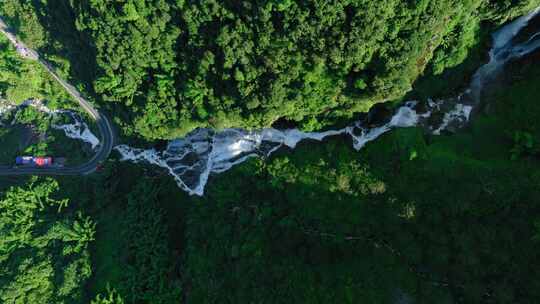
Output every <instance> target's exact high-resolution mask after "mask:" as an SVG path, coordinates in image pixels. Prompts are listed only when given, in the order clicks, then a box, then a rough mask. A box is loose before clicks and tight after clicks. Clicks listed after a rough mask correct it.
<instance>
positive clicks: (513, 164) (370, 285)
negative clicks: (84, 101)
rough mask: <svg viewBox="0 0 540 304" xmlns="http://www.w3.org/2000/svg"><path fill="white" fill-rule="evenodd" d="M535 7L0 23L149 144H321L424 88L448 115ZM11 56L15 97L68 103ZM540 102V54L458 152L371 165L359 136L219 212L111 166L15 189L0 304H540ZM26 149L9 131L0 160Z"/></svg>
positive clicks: (305, 8) (473, 0)
mask: <svg viewBox="0 0 540 304" xmlns="http://www.w3.org/2000/svg"><path fill="white" fill-rule="evenodd" d="M538 5H540V3H539V2H538V1H537V0H530V1H523V0H522V1H516V0H507V1H495V0H492V1H489V0H466V1H457V0H454V1H453V0H431V1H430V0H414V1H413V0H410V1H398V0H390V1H362V0H358V1H352V0H350V1H349V0H346V1H292V0H271V1H228V0H227V1H212V0H208V1H191V0H188V1H186V0H177V1H172V0H123V1H103V0H92V1H75V0H70V1H68V0H54V1H53V0H30V1H20V0H5V1H2V2H0V15H1V16H3V17H6V19H7V21H9V23H10V24H11V26H12V27H14V28H15V29H16V30H17V31H18V33H19V34H20V36H21V37H22V38H23V39H24V40H25V42H27V43H28V44H29V45H31V46H32V47H35V48H36V49H39V51H40V53H41V54H44V56H45V57H46V59H47V60H49V61H50V62H52V63H53V64H54V65H55V66H56V67H57V68H58V70H59V72H60V74H61V75H62V76H64V77H66V78H70V81H73V82H74V83H76V84H77V86H78V87H79V88H80V89H81V90H82V91H84V93H86V94H87V95H88V96H89V97H90V99H92V101H93V102H95V103H96V104H97V105H99V106H100V107H101V109H106V110H107V111H108V112H109V114H110V115H111V117H112V118H113V119H114V121H115V123H116V124H117V126H119V127H120V131H122V134H121V135H123V136H126V137H123V139H126V138H128V136H129V138H130V139H132V138H134V137H142V138H146V139H156V138H171V137H176V136H179V135H182V134H185V133H186V132H188V131H190V130H192V129H193V128H196V127H201V126H211V127H214V128H223V127H228V126H235V127H242V126H244V127H260V126H268V125H270V124H273V123H276V122H278V123H281V122H284V123H286V124H290V123H294V124H297V125H299V126H301V127H302V128H304V129H317V128H322V127H324V126H326V125H329V124H333V123H336V122H342V121H343V120H344V119H347V118H350V117H351V116H353V115H354V113H355V112H359V111H366V110H367V109H368V108H370V107H371V106H372V105H373V104H374V103H376V102H380V101H383V100H390V99H392V100H393V99H399V98H401V97H403V96H404V94H405V93H406V92H407V91H409V90H410V89H411V87H412V86H414V88H415V90H414V91H413V92H412V93H411V94H413V95H415V96H419V97H423V96H433V95H432V94H444V95H447V94H454V93H455V92H456V91H457V89H459V88H460V87H461V86H463V85H464V83H467V82H468V78H469V77H470V73H471V71H474V70H475V69H476V67H477V65H479V64H481V63H482V62H483V60H484V59H485V58H483V56H485V53H486V48H487V44H486V39H488V35H489V33H490V31H491V30H492V29H493V27H494V26H496V25H499V24H502V23H504V22H505V21H508V20H509V19H511V18H514V17H516V16H518V15H520V14H523V13H524V12H525V11H527V10H529V9H531V8H532V7H534V6H538ZM539 20H540V19H539ZM536 22H537V23H538V22H540V21H538V20H537V21H536ZM539 24H540V23H539ZM0 47H1V48H0V92H1V93H2V97H4V98H8V99H9V100H11V101H14V102H21V101H23V100H24V99H27V98H31V97H34V98H41V99H43V100H45V101H48V102H50V104H51V105H55V104H56V105H58V106H62V107H63V106H65V105H67V104H69V98H68V97H67V96H66V95H65V93H63V92H62V91H61V90H59V88H58V87H56V84H55V83H53V82H52V81H51V80H50V79H49V78H48V76H47V75H46V74H45V73H44V72H43V71H42V70H41V68H40V67H39V65H37V64H35V63H32V62H28V61H23V60H21V59H19V58H18V57H17V56H16V54H15V52H14V49H13V48H12V47H11V46H8V44H7V41H6V40H5V39H3V38H0ZM418 77H421V78H420V79H419V80H418V79H417V78H418ZM539 83H540V52H538V51H537V52H536V53H534V54H532V55H530V56H528V57H526V58H522V59H519V60H517V61H515V62H512V63H511V64H510V66H509V67H508V68H507V70H506V72H505V73H504V74H503V75H502V76H501V77H500V78H499V79H497V80H496V81H495V83H493V84H492V85H491V86H490V87H488V88H487V93H486V94H485V95H484V96H483V100H482V105H481V106H480V107H479V111H478V113H474V118H473V120H472V122H471V123H470V124H469V125H468V126H467V127H466V128H464V129H462V130H460V131H458V132H457V133H455V134H444V135H442V136H433V135H430V134H426V132H425V130H424V129H422V128H420V127H418V128H405V129H396V130H393V131H391V132H389V133H387V134H386V135H384V136H382V137H381V138H379V139H378V140H377V141H374V142H372V143H370V144H368V145H367V146H366V148H365V149H364V150H362V151H360V152H358V151H355V150H354V149H353V148H352V147H351V143H350V139H349V138H346V137H333V138H331V139H329V140H326V141H324V142H323V143H320V142H317V143H314V142H310V141H306V142H302V143H300V144H299V146H298V147H297V148H296V149H295V150H290V149H287V148H283V149H281V150H279V151H278V152H276V153H275V154H273V155H272V156H271V157H269V158H266V159H256V158H254V159H251V160H249V161H247V162H245V163H243V164H241V165H239V166H236V167H234V168H233V169H231V170H230V171H227V172H226V173H223V174H220V175H216V176H212V177H211V179H210V182H209V184H208V188H207V189H206V194H205V196H204V197H193V196H188V195H187V194H186V193H184V192H182V191H181V190H180V189H179V188H178V187H177V185H176V183H175V181H174V180H173V179H172V178H170V176H168V175H167V173H166V172H163V171H160V170H157V169H156V168H154V167H150V166H145V165H142V164H137V165H134V164H128V163H124V162H119V161H118V160H117V159H115V158H114V157H112V158H111V159H109V160H108V161H106V162H105V163H104V164H103V167H102V168H101V169H100V170H98V171H97V172H95V173H94V174H91V175H88V176H80V177H72V176H71V177H65V176H57V177H54V178H46V177H5V176H1V177H0V303H16V304H19V303H20V304H23V303H24V304H26V303H47V304H48V303H65V304H76V303H91V304H128V303H129V304H131V303H133V304H147V303H148V304H150V303H152V304H156V303H157V304H179V303H392V304H393V303H441V304H444V303H481V304H492V303H505V304H506V303H509V304H510V303H511V304H514V303H527V304H528V303H537V302H539V301H540V269H538V267H536V265H540V103H538V100H539V98H540V86H538V84H539ZM17 115H19V117H18V119H19V121H20V122H21V123H22V124H27V125H28V124H32V125H34V126H35V127H36V128H37V129H47V128H48V127H49V125H50V121H48V120H47V119H46V118H44V117H43V116H41V115H42V114H40V113H39V112H36V111H33V110H32V109H31V108H29V109H27V110H25V111H21V112H20V113H19V114H17ZM18 136H19V135H17V133H14V134H12V133H11V131H10V130H8V129H0V142H1V143H2V144H3V147H2V149H1V150H0V157H4V156H5V155H8V156H6V157H9V158H12V156H13V155H12V154H13V153H15V152H13V151H11V150H9V149H10V147H8V146H11V144H10V143H11V141H12V140H13V141H15V140H16V139H17V137H18ZM131 136H133V137H131ZM51 144H56V145H59V144H60V145H61V144H62V143H58V142H57V143H51ZM34 148H35V149H34ZM40 148H42V147H39V146H36V147H33V149H34V150H31V151H30V152H29V153H33V154H40V153H42V152H43V151H42V150H40ZM64 148H65V149H68V150H79V148H78V147H67V146H65V147H64ZM10 151H11V152H13V153H11V152H10ZM10 153H11V154H10ZM43 153H44V152H43Z"/></svg>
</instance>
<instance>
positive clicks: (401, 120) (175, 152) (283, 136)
mask: <svg viewBox="0 0 540 304" xmlns="http://www.w3.org/2000/svg"><path fill="white" fill-rule="evenodd" d="M539 13H540V8H538V9H536V10H535V11H534V12H532V13H531V14H529V15H527V16H524V17H521V18H518V19H517V20H515V21H514V22H512V23H510V24H508V25H506V26H504V27H502V28H501V29H500V30H498V31H497V32H495V33H494V34H493V48H492V49H491V51H490V61H489V62H488V63H487V64H485V65H484V66H482V67H481V68H480V69H478V71H477V72H476V74H475V75H474V76H473V80H472V83H471V87H470V89H469V90H467V91H466V92H465V93H464V94H462V95H460V96H459V97H458V98H454V99H449V100H438V101H432V100H430V102H429V103H428V109H427V110H426V111H425V112H424V113H418V111H417V110H416V105H417V103H416V102H407V103H405V104H404V105H403V106H402V107H400V108H399V109H398V110H397V111H396V113H395V114H394V115H393V116H392V118H391V120H390V121H389V122H388V123H386V124H384V125H382V126H378V127H368V126H366V124H365V123H364V122H362V121H359V122H356V123H354V124H353V125H351V126H349V127H346V128H343V129H340V130H332V131H326V132H302V131H300V130H297V129H289V130H276V129H272V128H268V129H262V130H252V131H249V130H242V129H225V130H223V131H219V132H216V131H213V130H210V129H198V130H195V131H193V132H192V133H190V134H188V135H187V136H186V137H185V138H181V139H176V140H173V141H171V142H169V144H168V146H167V149H166V150H164V151H157V150H155V149H151V150H142V149H136V148H131V147H129V146H126V145H120V146H117V147H115V149H116V150H117V151H118V152H119V153H120V154H121V156H122V158H121V159H122V160H124V161H133V162H148V163H150V164H154V165H157V166H160V167H162V168H165V169H166V170H168V172H169V173H170V174H171V175H172V176H173V177H174V178H175V180H176V182H177V183H178V185H179V186H180V187H181V188H182V189H183V190H185V191H187V192H188V193H189V194H191V195H203V194H204V188H205V185H206V183H207V181H208V177H209V176H210V174H212V173H221V172H224V171H227V170H228V169H230V168H231V167H233V166H234V165H236V164H239V163H242V162H244V161H245V160H246V159H248V158H250V157H254V156H269V155H270V154H272V153H273V152H275V151H276V150H277V149H279V148H280V147H283V146H287V147H290V148H294V147H295V146H296V145H297V144H298V142H300V141H302V140H304V139H312V140H318V141H321V140H323V139H324V138H326V137H328V136H335V135H342V134H348V135H350V136H351V138H352V140H353V146H354V148H355V149H356V150H360V149H361V148H362V147H364V146H365V145H366V143H368V142H370V141H372V140H374V139H376V138H378V137H379V136H381V135H382V134H384V133H386V132H388V131H390V130H391V129H393V128H403V127H412V126H417V125H422V126H425V127H426V128H427V129H428V130H429V131H431V132H432V133H433V134H436V135H437V134H440V133H441V132H442V131H443V130H447V129H448V128H450V127H454V128H456V127H459V126H462V125H464V124H465V123H466V122H467V121H468V120H469V118H470V114H471V111H472V109H473V106H474V105H475V104H476V103H477V101H478V100H479V98H480V95H481V92H482V88H483V86H484V84H485V83H486V82H487V81H489V80H490V79H492V78H493V77H495V75H496V74H497V73H498V72H499V71H500V70H501V69H502V67H503V66H504V65H505V64H506V63H507V62H508V61H510V60H511V59H513V58H519V57H521V56H524V55H526V54H529V53H531V52H532V51H534V50H536V49H538V48H540V39H539V38H540V33H536V34H534V35H532V36H531V38H530V39H529V40H528V41H526V42H524V43H520V44H514V42H513V39H514V38H515V36H516V35H517V34H518V33H519V32H520V31H521V30H522V29H523V28H524V27H526V26H527V24H528V22H529V21H530V20H531V19H532V18H534V17H535V16H536V15H538V14H539ZM433 113H442V114H444V117H443V119H442V122H440V124H438V125H436V126H433V125H428V124H427V118H429V117H430V116H431V115H432V114H433Z"/></svg>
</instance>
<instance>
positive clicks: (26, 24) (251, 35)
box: [0, 0, 540, 139]
mask: <svg viewBox="0 0 540 304" xmlns="http://www.w3.org/2000/svg"><path fill="white" fill-rule="evenodd" d="M539 4H540V3H539V1H538V0H521V1H491V0H467V1H461V0H460V1H457V0H431V1H430V0H419V1H401V0H392V1H382V2H381V1H367V0H354V1H352V0H347V1H291V0H270V1H256V2H253V1H214V0H207V1H184V0H179V1H172V0H152V1H142V0H129V1H113V2H111V1H90V2H88V1H83V2H80V1H67V0H58V1H19V0H7V1H3V2H2V3H1V4H0V12H1V13H2V15H3V16H5V17H6V18H7V20H8V21H9V23H10V24H11V25H12V26H13V27H14V28H15V29H16V30H17V31H18V32H19V33H20V35H21V37H22V38H23V39H24V40H25V41H27V42H28V43H29V45H31V46H33V47H35V48H38V49H39V50H40V51H42V52H43V53H44V54H46V56H47V58H48V59H49V60H50V61H52V62H53V63H55V64H56V65H57V66H58V68H59V69H60V70H61V71H63V72H64V73H65V74H66V75H68V74H70V75H71V76H72V78H73V79H75V80H76V81H78V82H79V83H81V86H85V87H87V90H88V91H89V93H90V94H92V95H94V96H95V97H96V98H97V99H98V100H99V102H100V104H102V105H104V106H106V107H108V108H109V109H110V110H111V111H112V112H114V113H116V115H115V116H116V122H117V123H118V124H119V125H120V126H121V129H122V130H123V131H124V132H125V133H126V134H128V135H130V134H133V135H138V136H142V137H145V138H148V139H158V138H174V137H177V136H180V135H183V134H185V133H186V132H189V131H191V130H193V129H194V128H196V127H206V126H210V127H213V128H225V127H248V128H253V127H263V126H269V125H271V124H273V123H275V122H279V121H290V122H294V123H295V124H297V125H299V126H301V127H302V128H304V129H307V130H312V129H319V128H321V127H323V126H325V125H328V124H331V123H335V122H336V121H338V120H340V119H346V118H350V117H351V116H352V115H354V113H356V112H362V111H363V112H365V111H367V110H368V109H369V108H370V107H371V106H372V105H373V104H374V103H377V102H381V101H385V100H391V99H396V98H399V97H401V96H403V95H404V94H405V93H406V92H407V91H409V90H410V89H411V85H412V83H413V82H414V80H416V79H417V78H418V76H419V75H421V74H423V73H424V72H425V71H426V69H427V70H428V71H429V72H430V73H433V74H440V73H441V72H442V71H443V70H444V69H445V68H448V67H453V66H455V65H457V64H459V63H461V62H462V61H463V60H464V59H465V58H466V56H467V54H468V51H469V49H470V48H472V47H474V46H475V45H476V44H478V43H479V39H480V37H482V35H481V29H480V25H481V24H482V23H486V22H490V23H492V24H500V23H501V22H503V21H505V20H507V19H508V18H511V17H515V16H518V15H520V14H523V13H524V12H525V11H527V10H530V9H532V8H533V7H536V6H538V5H539Z"/></svg>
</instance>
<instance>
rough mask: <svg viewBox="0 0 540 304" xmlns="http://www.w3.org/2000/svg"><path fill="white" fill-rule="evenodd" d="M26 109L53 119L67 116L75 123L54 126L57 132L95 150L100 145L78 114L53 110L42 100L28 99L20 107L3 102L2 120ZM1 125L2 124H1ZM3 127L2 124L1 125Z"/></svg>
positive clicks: (0, 111)
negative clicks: (34, 110)
mask: <svg viewBox="0 0 540 304" xmlns="http://www.w3.org/2000/svg"><path fill="white" fill-rule="evenodd" d="M25 107H33V108H35V109H36V110H38V111H40V112H43V113H46V114H48V115H50V116H51V117H58V116H59V115H67V116H69V117H70V119H71V120H72V121H73V122H72V123H70V124H52V125H51V127H52V128H53V129H56V130H62V131H64V133H65V134H66V136H67V137H69V138H72V139H76V140H82V141H83V142H86V143H88V144H90V145H91V146H92V149H95V148H96V147H97V145H99V139H98V138H97V137H96V136H95V135H94V133H92V131H90V128H89V127H88V125H87V124H86V123H85V122H84V121H83V119H82V118H81V117H80V116H79V115H78V114H76V113H74V112H71V111H67V110H52V109H50V108H48V107H47V106H45V105H44V104H43V103H42V102H41V101H40V100H36V99H28V100H25V101H24V102H22V103H21V104H20V105H13V104H11V103H9V102H6V101H3V102H2V103H1V104H0V118H1V117H2V116H3V115H4V114H7V113H10V112H15V111H18V110H20V109H22V108H25ZM15 122H16V121H15V120H13V121H11V122H10V123H9V125H13V124H14V123H15ZM0 123H1V122H0ZM0 125H1V124H0Z"/></svg>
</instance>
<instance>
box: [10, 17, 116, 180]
mask: <svg viewBox="0 0 540 304" xmlns="http://www.w3.org/2000/svg"><path fill="white" fill-rule="evenodd" d="M0 32H1V33H2V34H3V35H4V36H6V37H7V38H8V39H9V41H10V42H11V43H12V44H13V45H14V46H15V48H16V49H17V52H18V53H19V54H20V55H21V56H23V57H25V58H27V59H30V60H37V61H38V62H39V63H41V65H42V66H43V67H44V68H45V69H46V70H47V71H48V72H49V74H51V76H52V77H53V78H54V79H55V80H56V81H57V82H58V83H59V84H60V85H61V86H62V87H63V88H64V89H65V90H66V91H67V92H68V93H69V94H70V95H71V96H72V97H73V98H74V99H75V100H77V102H78V103H79V105H80V106H81V107H82V108H83V109H84V110H85V111H86V112H87V113H88V114H89V115H90V117H91V118H92V119H94V120H95V121H96V124H97V127H98V130H99V134H100V137H101V138H100V143H99V145H98V146H97V151H96V153H95V154H94V156H93V157H92V158H91V159H90V160H89V161H87V162H86V163H84V164H82V165H78V166H68V167H50V168H35V167H33V168H27V167H24V168H23V167H19V168H15V167H11V166H0V175H87V174H90V173H93V172H95V171H96V168H97V167H98V165H99V164H100V163H101V162H102V161H104V160H106V159H107V158H108V157H109V154H111V151H112V148H113V146H114V142H115V133H114V131H113V128H112V125H111V123H110V121H109V119H108V118H107V117H106V116H105V115H103V113H100V112H98V111H97V110H96V109H95V108H94V107H93V105H92V104H91V103H89V102H88V101H87V100H86V99H84V98H83V97H82V95H81V93H80V92H79V91H78V90H77V89H76V88H75V87H74V86H72V85H70V84H69V83H67V82H66V81H65V80H63V79H62V78H61V77H60V76H58V74H57V73H56V71H55V70H54V68H53V67H52V66H51V65H50V64H49V63H48V62H46V61H45V60H43V59H41V58H40V57H39V54H38V53H37V52H36V51H35V50H32V49H30V48H28V47H27V46H26V45H25V44H24V43H23V42H22V41H20V40H18V39H17V37H16V36H15V35H14V34H13V33H12V32H11V31H10V30H9V28H8V26H7V25H6V24H5V23H4V21H3V20H2V18H1V17H0Z"/></svg>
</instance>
